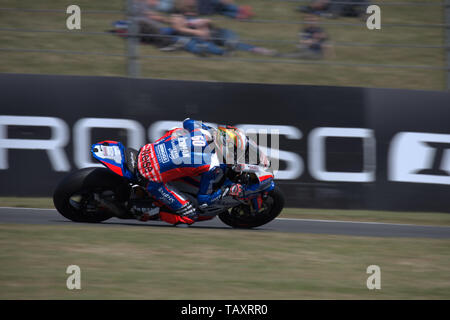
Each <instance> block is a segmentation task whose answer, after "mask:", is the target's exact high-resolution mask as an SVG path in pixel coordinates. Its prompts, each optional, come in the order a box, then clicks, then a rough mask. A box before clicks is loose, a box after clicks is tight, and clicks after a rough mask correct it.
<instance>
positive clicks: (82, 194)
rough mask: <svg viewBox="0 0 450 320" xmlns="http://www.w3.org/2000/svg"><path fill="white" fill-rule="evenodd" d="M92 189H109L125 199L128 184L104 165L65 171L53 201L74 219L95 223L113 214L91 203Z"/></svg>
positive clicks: (63, 212)
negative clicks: (102, 166)
mask: <svg viewBox="0 0 450 320" xmlns="http://www.w3.org/2000/svg"><path fill="white" fill-rule="evenodd" d="M94 193H103V194H105V193H109V194H110V195H111V196H112V197H114V198H117V199H122V200H125V199H127V197H128V195H129V188H128V185H127V183H126V181H125V179H123V178H122V177H120V176H119V175H117V174H115V173H113V172H111V171H109V170H107V169H105V168H85V169H81V170H78V171H76V172H73V173H71V174H69V175H68V176H67V177H66V178H65V179H64V180H62V181H61V182H60V184H59V185H58V186H57V187H56V189H55V192H54V194H53V203H54V205H55V208H56V209H57V210H58V212H59V213H60V214H61V215H62V216H64V217H65V218H67V219H69V220H72V221H74V222H89V223H99V222H102V221H105V220H108V219H110V218H112V217H113V214H112V213H111V212H109V211H108V210H107V209H105V208H99V207H98V206H97V207H96V206H95V202H96V201H95V200H94V199H93V194H94Z"/></svg>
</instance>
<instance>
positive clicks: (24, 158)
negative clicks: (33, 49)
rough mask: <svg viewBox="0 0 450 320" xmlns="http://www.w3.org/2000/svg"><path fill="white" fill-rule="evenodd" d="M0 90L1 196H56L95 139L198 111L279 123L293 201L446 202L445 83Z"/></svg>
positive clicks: (228, 120)
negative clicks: (411, 87)
mask: <svg viewBox="0 0 450 320" xmlns="http://www.w3.org/2000/svg"><path fill="white" fill-rule="evenodd" d="M0 92H1V107H0V108H1V111H0V179H1V184H0V195H1V196H50V195H51V194H52V191H53V189H54V187H55V185H56V183H57V182H58V181H59V180H61V179H62V178H63V177H64V175H66V174H67V173H68V172H69V171H72V170H76V169H78V168H80V167H85V166H91V165H94V164H95V162H94V161H93V159H92V158H91V157H90V154H89V148H90V145H91V144H92V143H94V142H96V141H100V140H105V139H109V140H119V141H122V142H123V143H124V144H125V145H128V146H131V147H137V148H138V147H139V146H140V145H141V144H144V143H148V142H151V141H154V140H155V139H156V138H157V137H159V136H160V135H162V134H163V132H164V130H165V129H168V128H170V127H173V126H176V125H177V124H178V125H179V122H180V121H182V120H183V119H185V118H187V117H190V118H194V119H199V120H203V121H206V122H211V123H215V124H234V125H240V126H242V127H243V128H247V127H249V126H252V127H256V128H265V129H268V130H272V132H275V131H273V130H278V134H273V135H269V138H268V140H269V142H270V141H271V138H272V136H273V137H274V138H275V136H276V137H278V138H279V144H280V148H279V149H280V151H279V158H280V160H279V163H280V171H279V172H278V173H277V175H276V177H277V180H278V183H279V185H280V186H281V188H282V189H283V191H284V192H285V194H286V196H287V204H288V206H301V207H325V208H369V209H390V210H420V211H430V210H432V211H444V212H449V211H450V200H449V197H448V195H449V191H450V132H449V131H450V130H449V128H450V126H449V124H450V123H449V122H450V121H449V120H450V95H449V94H447V93H444V92H425V91H407V90H392V89H365V88H339V87H320V86H294V85H262V84H240V83H215V82H194V81H169V80H153V79H125V78H112V77H73V76H44V75H12V74H2V75H0Z"/></svg>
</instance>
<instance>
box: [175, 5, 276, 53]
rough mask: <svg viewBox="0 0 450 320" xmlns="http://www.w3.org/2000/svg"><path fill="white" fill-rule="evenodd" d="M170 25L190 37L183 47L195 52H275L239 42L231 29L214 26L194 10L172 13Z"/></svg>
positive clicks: (180, 33) (181, 34) (178, 32)
mask: <svg viewBox="0 0 450 320" xmlns="http://www.w3.org/2000/svg"><path fill="white" fill-rule="evenodd" d="M188 1H189V0H188ZM172 27H173V29H174V30H175V31H176V32H177V34H178V35H180V36H184V37H192V39H191V41H190V42H189V43H188V44H187V45H186V47H185V49H187V50H188V51H190V52H193V53H196V54H200V55H207V54H216V55H225V54H230V53H231V52H233V51H234V50H242V51H248V52H252V53H256V54H262V55H275V54H276V52H275V51H274V50H270V49H267V48H262V47H257V46H253V45H250V44H245V43H242V42H240V41H239V39H238V36H237V35H236V34H235V33H234V32H233V31H231V30H228V29H222V28H216V27H215V26H214V25H213V24H212V21H211V20H210V19H205V18H198V17H196V16H195V12H193V11H190V10H189V11H186V16H183V15H174V16H173V19H172Z"/></svg>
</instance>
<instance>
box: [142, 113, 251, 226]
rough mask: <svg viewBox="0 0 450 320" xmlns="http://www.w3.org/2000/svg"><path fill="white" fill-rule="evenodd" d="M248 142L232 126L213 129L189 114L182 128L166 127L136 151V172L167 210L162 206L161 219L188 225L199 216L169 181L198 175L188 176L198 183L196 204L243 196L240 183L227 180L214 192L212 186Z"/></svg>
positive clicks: (243, 150) (208, 203)
mask: <svg viewBox="0 0 450 320" xmlns="http://www.w3.org/2000/svg"><path fill="white" fill-rule="evenodd" d="M248 142H249V141H248V139H247V138H246V136H245V134H244V133H243V132H242V131H241V130H239V129H237V128H235V127H231V126H226V127H218V128H217V129H215V128H212V127H210V126H207V125H205V124H204V123H202V122H201V121H195V120H192V119H189V118H188V119H186V120H184V121H183V128H174V129H172V130H169V131H168V132H167V133H166V134H165V135H163V136H162V137H161V138H159V139H158V140H157V141H155V142H154V143H150V144H146V145H145V146H143V147H142V148H141V149H140V151H139V154H138V170H139V173H140V174H141V175H142V176H143V177H144V178H146V179H147V180H148V184H147V191H148V192H149V194H150V195H151V196H153V197H154V198H156V199H157V200H158V201H160V202H161V203H162V204H164V206H165V207H167V208H168V209H169V211H170V212H166V211H165V210H163V209H162V210H161V211H160V218H161V220H163V221H165V222H168V223H170V224H174V225H178V224H186V225H190V224H192V223H194V222H195V221H197V220H198V219H199V213H198V212H197V209H196V208H195V207H194V206H193V204H192V203H191V201H190V200H189V199H188V198H187V197H186V196H185V195H183V194H182V193H181V192H179V191H178V190H176V189H175V188H174V187H173V186H171V185H170V184H169V182H170V181H174V180H179V179H189V178H190V177H194V176H200V181H197V180H194V179H192V180H194V181H192V180H191V182H193V183H197V184H198V186H199V191H198V194H197V201H198V204H199V206H201V205H210V204H212V203H214V202H215V201H217V200H219V199H221V198H223V197H224V196H226V195H230V196H235V197H240V196H242V195H243V191H244V190H243V188H242V186H241V185H240V184H235V183H232V182H230V181H229V180H228V182H226V183H225V184H224V185H223V186H222V188H221V189H219V190H217V191H215V192H211V189H212V184H213V182H214V181H215V180H217V178H218V176H219V175H220V174H224V172H225V171H226V170H227V169H230V167H232V166H233V164H234V162H233V159H234V157H235V155H236V154H245V151H246V149H247V148H248V145H249V143H248ZM230 155H231V158H232V159H231V161H225V162H227V163H228V164H227V163H224V161H223V159H224V158H225V157H229V156H230ZM227 159H228V158H227ZM230 162H231V163H230Z"/></svg>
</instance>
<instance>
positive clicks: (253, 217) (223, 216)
mask: <svg viewBox="0 0 450 320" xmlns="http://www.w3.org/2000/svg"><path fill="white" fill-rule="evenodd" d="M263 207H264V210H263V211H262V212H257V213H252V212H251V210H250V208H249V206H247V205H240V206H237V207H234V208H232V209H230V210H226V211H223V212H221V213H219V219H220V220H221V221H222V222H223V223H225V224H226V225H229V226H230V227H233V228H242V229H251V228H256V227H259V226H262V225H265V224H266V223H269V222H270V221H272V220H273V219H275V218H276V217H277V216H278V215H279V214H280V213H281V210H283V207H284V196H283V193H282V192H281V190H280V188H278V187H275V188H274V189H273V190H272V191H270V192H269V194H268V197H267V199H265V200H264V202H263Z"/></svg>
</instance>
